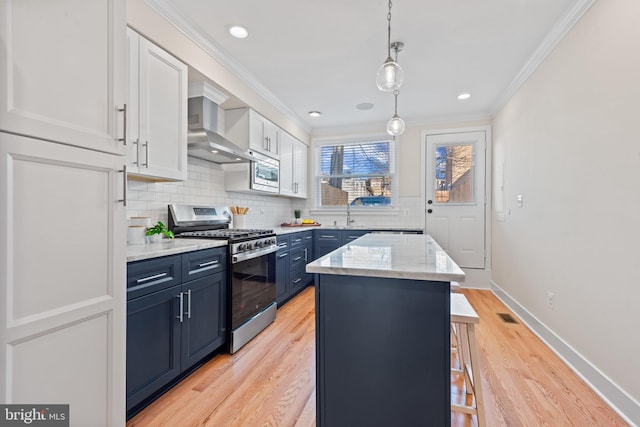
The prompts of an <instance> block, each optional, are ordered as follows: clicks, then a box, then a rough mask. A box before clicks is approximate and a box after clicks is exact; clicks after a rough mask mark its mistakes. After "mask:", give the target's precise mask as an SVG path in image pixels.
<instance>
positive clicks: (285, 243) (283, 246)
mask: <svg viewBox="0 0 640 427" xmlns="http://www.w3.org/2000/svg"><path fill="white" fill-rule="evenodd" d="M278 247H279V248H286V247H287V242H283V243H280V244H279V245H278Z"/></svg>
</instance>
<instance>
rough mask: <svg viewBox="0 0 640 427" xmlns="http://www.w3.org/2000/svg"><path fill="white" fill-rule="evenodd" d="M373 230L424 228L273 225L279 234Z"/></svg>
mask: <svg viewBox="0 0 640 427" xmlns="http://www.w3.org/2000/svg"><path fill="white" fill-rule="evenodd" d="M317 229H320V230H355V231H358V230H373V231H412V232H414V231H422V228H418V227H374V226H351V227H344V226H343V227H341V226H339V225H319V226H318V225H311V226H300V227H282V226H279V227H273V231H274V232H275V233H276V234H277V235H282V234H290V233H298V232H300V231H308V230H317Z"/></svg>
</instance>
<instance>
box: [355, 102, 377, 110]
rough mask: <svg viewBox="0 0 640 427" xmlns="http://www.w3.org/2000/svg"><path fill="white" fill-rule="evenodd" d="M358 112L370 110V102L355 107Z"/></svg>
mask: <svg viewBox="0 0 640 427" xmlns="http://www.w3.org/2000/svg"><path fill="white" fill-rule="evenodd" d="M356 108H357V109H358V110H371V109H372V108H373V104H372V103H370V102H363V103H361V104H358V105H356Z"/></svg>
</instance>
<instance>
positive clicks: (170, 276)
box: [127, 255, 182, 300]
mask: <svg viewBox="0 0 640 427" xmlns="http://www.w3.org/2000/svg"><path fill="white" fill-rule="evenodd" d="M180 258H181V256H180V255H173V256H168V257H162V258H153V259H150V260H143V261H136V262H130V263H128V264H127V299H128V300H130V299H132V298H137V297H140V296H143V295H147V294H150V293H152V292H156V291H160V290H162V289H166V288H170V287H171V286H175V285H179V284H180V282H181V281H182V275H181V274H182V273H181V272H182V270H181V263H180Z"/></svg>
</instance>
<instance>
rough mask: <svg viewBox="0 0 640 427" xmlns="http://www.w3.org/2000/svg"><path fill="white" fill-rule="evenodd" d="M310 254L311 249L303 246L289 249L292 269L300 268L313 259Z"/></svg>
mask: <svg viewBox="0 0 640 427" xmlns="http://www.w3.org/2000/svg"><path fill="white" fill-rule="evenodd" d="M309 255H311V254H309V249H308V248H306V247H302V248H292V249H291V250H290V251H289V259H290V261H289V262H290V263H291V269H292V270H293V269H295V268H300V267H301V266H304V265H306V264H307V263H308V262H309V261H311V258H310V256H309Z"/></svg>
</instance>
